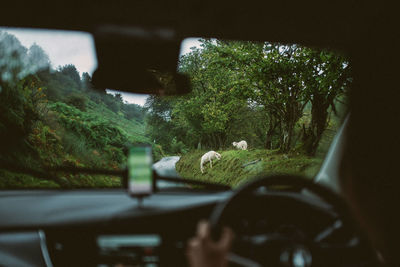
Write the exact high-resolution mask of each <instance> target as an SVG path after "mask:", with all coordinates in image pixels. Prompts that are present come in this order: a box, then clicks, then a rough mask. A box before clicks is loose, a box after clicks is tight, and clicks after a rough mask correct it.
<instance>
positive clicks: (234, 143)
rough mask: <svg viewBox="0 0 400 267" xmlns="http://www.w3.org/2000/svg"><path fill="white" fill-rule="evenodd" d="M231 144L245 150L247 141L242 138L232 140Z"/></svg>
mask: <svg viewBox="0 0 400 267" xmlns="http://www.w3.org/2000/svg"><path fill="white" fill-rule="evenodd" d="M232 145H233V146H234V147H236V148H237V149H241V150H247V142H246V141H244V140H242V141H240V142H233V143H232Z"/></svg>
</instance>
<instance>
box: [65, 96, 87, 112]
mask: <svg viewBox="0 0 400 267" xmlns="http://www.w3.org/2000/svg"><path fill="white" fill-rule="evenodd" d="M65 102H66V103H67V104H69V105H72V106H74V107H76V108H78V109H80V110H81V111H86V102H87V98H86V97H85V96H84V95H82V94H78V93H72V94H70V95H69V96H68V97H67V98H66V100H65Z"/></svg>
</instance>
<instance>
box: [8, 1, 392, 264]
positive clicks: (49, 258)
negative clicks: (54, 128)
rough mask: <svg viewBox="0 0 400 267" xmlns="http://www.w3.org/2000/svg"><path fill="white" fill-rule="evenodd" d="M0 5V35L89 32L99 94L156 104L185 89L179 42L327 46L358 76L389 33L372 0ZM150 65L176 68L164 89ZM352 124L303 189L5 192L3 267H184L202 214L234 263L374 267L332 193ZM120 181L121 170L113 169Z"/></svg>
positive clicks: (288, 181) (385, 13)
mask: <svg viewBox="0 0 400 267" xmlns="http://www.w3.org/2000/svg"><path fill="white" fill-rule="evenodd" d="M21 5H23V7H21ZM1 9H2V15H1V16H0V26H1V27H14V28H29V29H52V30H67V31H80V32H87V33H90V34H91V35H92V36H93V39H94V44H95V49H96V57H97V62H98V66H97V69H96V71H95V72H94V74H93V83H95V84H96V86H98V87H101V88H115V89H118V90H121V91H126V92H134V93H145V94H157V95H181V94H185V93H188V92H189V91H188V88H189V87H190V86H188V84H189V80H188V78H187V77H186V76H185V75H182V74H180V73H178V72H177V71H176V69H177V64H178V63H177V60H178V57H179V51H180V45H181V41H182V40H183V39H185V38H189V37H202V38H220V39H227V40H243V41H270V42H279V43H298V44H302V45H307V46H311V47H321V48H329V49H333V50H337V51H340V52H341V53H344V54H346V55H347V56H348V57H349V58H350V60H351V62H352V63H354V65H353V67H354V73H355V74H354V76H355V77H356V78H358V79H360V80H361V81H362V80H363V79H365V78H366V77H367V78H368V75H369V74H368V73H370V72H369V71H366V69H367V67H366V65H365V58H363V57H362V54H363V53H368V51H369V50H368V48H365V47H364V48H360V46H361V45H362V44H365V43H368V42H369V40H371V38H374V39H378V40H381V43H380V44H379V47H383V46H385V42H390V40H389V39H390V37H389V36H391V32H392V30H391V27H389V26H385V25H392V26H393V25H394V24H391V22H388V21H390V19H391V18H392V16H390V12H391V10H390V8H388V7H387V6H385V5H384V4H379V5H378V4H377V3H372V2H369V1H366V2H357V1H336V2H323V1H314V0H312V1H307V2H287V1H247V2H241V3H239V2H238V3H236V2H230V1H217V2H216V1H210V0H205V1H196V0H188V1H179V0H173V1H123V0H116V1H64V0H62V1H56V2H51V1H43V2H40V3H37V2H32V1H29V2H28V1H23V2H17V1H14V2H10V3H5V4H2V8H1ZM386 23H387V24H386ZM371 46H372V45H371ZM132 47H134V48H135V49H131V48H132ZM376 49H378V48H376ZM373 51H375V50H373ZM380 57H381V55H379V54H378V53H377V54H375V55H371V57H370V58H369V60H371V62H372V63H371V62H370V63H369V64H373V63H374V62H375V63H376V62H378V61H379V60H380ZM126 66H129V68H124V67H126ZM149 69H151V70H152V69H156V70H160V71H161V72H168V73H172V77H173V79H172V81H173V82H172V86H166V87H162V86H160V82H159V81H160V79H159V80H157V79H155V78H154V77H155V76H154V75H153V74H151V72H149V71H148V70H149ZM133 72H135V73H136V75H137V79H135V81H134V82H133V81H132V79H130V77H131V76H132V73H133ZM149 73H150V74H149ZM352 93H354V94H357V93H360V92H359V91H355V92H352ZM350 123H351V122H350V121H349V119H348V118H344V119H343V121H342V125H341V127H340V129H339V131H338V132H337V134H336V136H335V138H334V140H333V141H332V143H331V145H330V148H329V151H328V152H327V153H326V155H325V158H324V160H323V163H322V167H321V168H320V169H319V171H318V173H317V174H316V175H315V178H314V179H313V180H310V179H305V178H304V177H301V176H298V175H291V174H273V175H270V176H264V177H260V178H259V179H255V180H254V181H251V182H249V183H246V184H244V185H242V186H239V187H237V188H234V189H232V188H230V187H227V186H222V185H217V184H213V183H211V182H200V181H194V180H193V181H188V180H187V181H186V182H183V181H182V180H183V179H181V178H177V177H172V176H168V172H167V173H166V174H165V173H163V172H162V171H160V170H157V169H156V168H155V169H154V170H151V172H152V173H153V176H154V177H153V182H152V184H151V186H152V189H153V192H151V193H149V194H147V193H145V194H143V195H140V194H139V195H136V196H132V195H130V194H129V193H128V192H127V187H128V186H129V185H128V181H127V180H126V181H125V182H124V183H125V188H119V189H74V190H68V189H54V190H53V189H34V190H33V189H17V190H11V189H10V190H1V191H0V266H99V267H100V266H188V261H187V258H186V246H187V242H188V240H189V239H190V238H191V237H193V236H194V234H195V232H196V226H197V223H198V222H199V221H200V220H202V219H206V220H209V221H210V223H211V225H212V230H213V234H214V235H215V236H216V237H217V236H218V235H219V234H220V231H221V228H222V227H223V226H226V225H228V226H230V227H231V228H232V229H233V230H234V232H235V241H234V244H233V247H232V251H231V252H230V254H229V258H228V260H229V264H230V266H293V267H295V266H296V267H297V266H325V267H327V266H360V267H361V266H376V264H377V256H376V253H375V251H374V250H373V249H372V247H371V244H370V242H369V240H368V238H367V237H366V236H365V233H364V232H363V231H362V230H361V229H360V227H359V226H358V225H357V224H356V223H355V222H354V219H353V217H352V215H351V212H350V211H349V208H348V206H347V205H346V204H345V201H344V199H343V198H342V195H341V190H340V183H339V180H340V177H339V176H340V172H339V168H340V162H341V160H342V157H343V153H344V152H343V146H344V144H345V140H344V139H345V135H346V131H347V128H348V126H349V124H350ZM135 162H136V161H135ZM135 162H134V163H135ZM142 165H143V166H144V168H146V163H143V164H142ZM135 166H136V165H135ZM9 168H11V167H9ZM19 171H21V172H24V170H23V169H19ZM118 174H121V175H125V171H123V172H121V171H120V172H117V171H115V172H110V175H118ZM43 175H46V174H43ZM47 175H51V173H49V174H47ZM159 183H167V184H171V185H172V186H169V187H165V188H164V187H162V186H160V184H159ZM182 184H186V185H187V184H190V186H189V187H187V186H182ZM192 187H193V188H197V187H198V188H197V189H196V190H192ZM277 188H278V189H277ZM279 188H280V189H279ZM282 188H283V189H282Z"/></svg>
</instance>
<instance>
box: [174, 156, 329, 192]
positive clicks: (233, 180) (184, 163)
mask: <svg viewBox="0 0 400 267" xmlns="http://www.w3.org/2000/svg"><path fill="white" fill-rule="evenodd" d="M205 152H206V151H200V150H195V151H191V152H189V153H187V154H185V155H183V156H182V157H181V159H180V160H179V161H178V163H177V164H176V168H177V171H178V173H179V174H180V175H181V176H182V177H185V178H190V179H197V180H202V181H208V182H216V183H222V184H228V185H231V186H237V185H239V184H241V183H243V182H246V181H248V180H249V179H252V178H253V177H255V176H259V175H268V174H273V173H288V174H298V175H304V176H307V177H313V176H314V175H315V174H316V173H317V171H318V169H319V166H320V165H321V163H322V160H321V159H317V158H310V157H307V156H305V155H301V154H298V153H293V154H280V153H279V152H278V151H275V150H264V149H256V150H249V151H243V150H227V151H218V152H219V153H220V154H221V156H222V157H221V160H219V161H216V160H214V161H213V167H212V168H210V164H209V163H207V164H205V168H204V173H203V174H202V173H201V171H200V159H201V156H202V155H203V154H204V153H205ZM259 159H261V160H260V161H258V162H257V163H255V164H251V165H247V166H245V167H243V165H244V164H246V163H249V162H251V161H255V160H259Z"/></svg>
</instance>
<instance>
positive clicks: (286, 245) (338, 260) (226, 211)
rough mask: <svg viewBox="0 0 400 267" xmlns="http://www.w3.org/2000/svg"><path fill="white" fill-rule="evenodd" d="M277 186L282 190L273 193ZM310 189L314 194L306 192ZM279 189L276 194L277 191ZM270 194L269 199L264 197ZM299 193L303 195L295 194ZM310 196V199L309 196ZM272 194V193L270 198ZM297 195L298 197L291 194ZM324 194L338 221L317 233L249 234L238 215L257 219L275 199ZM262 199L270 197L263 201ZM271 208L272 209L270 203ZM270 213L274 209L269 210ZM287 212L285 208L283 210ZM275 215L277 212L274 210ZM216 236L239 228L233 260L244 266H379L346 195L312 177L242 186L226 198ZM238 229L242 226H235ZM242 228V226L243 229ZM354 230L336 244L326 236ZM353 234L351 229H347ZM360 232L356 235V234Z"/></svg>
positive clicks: (213, 220)
mask: <svg viewBox="0 0 400 267" xmlns="http://www.w3.org/2000/svg"><path fill="white" fill-rule="evenodd" d="M271 187H274V188H279V192H278V191H276V190H275V191H270V190H269V189H270V188H271ZM284 188H291V189H293V188H295V189H297V191H298V193H293V191H292V193H290V192H289V194H288V192H286V195H285V194H284V193H282V189H284ZM303 189H306V190H307V191H308V192H306V193H304V194H303V193H301V192H302V191H303V192H304V190H303ZM263 192H264V193H263ZM274 192H275V193H274ZM262 195H264V198H262V197H263V196H262ZM293 195H297V196H298V198H293ZM307 195H308V197H307ZM266 196H269V197H268V198H266ZM290 196H292V197H290ZM315 197H317V198H319V201H318V202H321V201H320V200H322V201H323V203H322V204H324V205H325V207H328V208H325V209H322V212H323V213H326V214H330V215H329V216H331V218H332V220H331V221H330V222H331V223H329V224H328V225H327V226H324V228H323V230H322V231H320V232H319V234H318V235H317V236H313V237H312V238H311V237H308V236H306V235H301V234H294V232H296V231H273V232H272V233H271V232H269V231H267V232H266V233H265V232H264V233H261V234H260V233H258V234H256V235H254V236H248V235H247V234H243V233H241V231H240V229H239V231H237V230H238V229H237V228H238V226H237V225H235V222H234V221H235V217H236V218H237V217H238V215H240V214H246V216H250V217H253V218H257V216H258V215H259V214H260V213H264V212H265V210H262V206H264V207H265V206H268V204H266V203H270V204H271V202H272V203H273V202H274V200H275V201H276V199H277V198H279V199H281V200H282V198H288V199H289V198H290V201H294V202H295V203H297V202H302V203H303V204H302V205H309V206H310V208H311V206H312V205H311V204H307V203H311V202H307V201H302V199H309V201H310V200H311V199H313V201H314V202H315V199H316V198H315ZM260 199H264V200H263V201H260ZM270 207H272V206H271V205H270ZM267 212H268V210H267ZM282 212H285V211H282ZM270 216H275V214H271V215H270ZM210 224H211V234H212V237H213V238H214V239H217V238H218V237H219V235H220V233H221V228H222V226H223V225H227V226H230V227H232V228H233V230H234V231H235V240H234V244H233V246H232V252H231V253H230V254H229V255H228V260H229V261H230V262H231V263H233V264H235V265H239V266H285V267H315V266H324V267H328V266H375V264H376V257H375V255H376V254H375V253H374V251H373V250H372V248H371V247H370V246H369V242H367V241H366V239H365V238H364V235H363V234H362V233H361V231H360V230H359V229H358V228H357V227H356V224H355V223H354V222H353V219H352V217H351V216H350V213H349V210H348V208H347V205H346V204H345V202H344V201H343V199H342V198H341V197H340V196H339V195H337V194H336V193H334V192H332V191H331V190H330V189H328V188H326V187H324V186H322V185H320V184H316V183H314V182H313V181H310V180H309V179H305V178H303V177H300V176H294V175H274V176H268V177H262V178H259V179H255V180H254V181H253V182H250V183H248V184H246V185H244V186H242V187H241V188H239V189H238V190H236V191H235V192H234V193H233V195H232V196H231V197H230V198H229V199H228V200H227V201H225V202H221V203H219V204H218V205H217V206H216V207H215V209H214V210H213V212H212V214H211V216H210ZM235 228H236V229H235ZM239 228H240V227H239ZM340 230H342V231H345V232H346V231H350V232H351V234H352V238H349V240H347V239H346V240H347V241H346V242H344V241H343V243H339V244H338V243H337V242H334V244H330V242H326V238H327V237H328V236H330V235H331V234H332V233H333V232H336V231H340ZM347 233H348V232H347ZM353 234H355V235H353Z"/></svg>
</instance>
